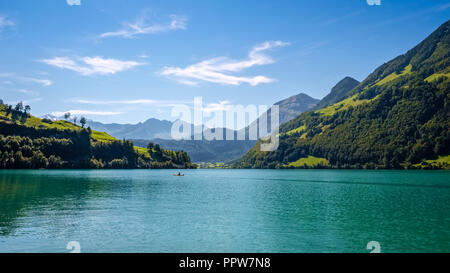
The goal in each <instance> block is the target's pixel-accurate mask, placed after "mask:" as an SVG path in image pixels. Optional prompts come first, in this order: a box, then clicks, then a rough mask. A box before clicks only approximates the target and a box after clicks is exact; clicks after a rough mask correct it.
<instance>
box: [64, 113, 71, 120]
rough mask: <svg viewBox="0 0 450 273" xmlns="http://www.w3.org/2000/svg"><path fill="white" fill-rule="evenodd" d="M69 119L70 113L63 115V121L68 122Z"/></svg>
mask: <svg viewBox="0 0 450 273" xmlns="http://www.w3.org/2000/svg"><path fill="white" fill-rule="evenodd" d="M69 118H70V112H67V113H65V114H64V119H66V120H68V119H69Z"/></svg>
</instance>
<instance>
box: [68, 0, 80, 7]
mask: <svg viewBox="0 0 450 273" xmlns="http://www.w3.org/2000/svg"><path fill="white" fill-rule="evenodd" d="M67 5H69V6H81V0H67Z"/></svg>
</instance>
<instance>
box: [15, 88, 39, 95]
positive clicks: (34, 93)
mask: <svg viewBox="0 0 450 273" xmlns="http://www.w3.org/2000/svg"><path fill="white" fill-rule="evenodd" d="M17 92H19V93H22V94H26V95H30V96H36V95H38V94H39V93H38V92H36V91H31V90H28V89H17Z"/></svg>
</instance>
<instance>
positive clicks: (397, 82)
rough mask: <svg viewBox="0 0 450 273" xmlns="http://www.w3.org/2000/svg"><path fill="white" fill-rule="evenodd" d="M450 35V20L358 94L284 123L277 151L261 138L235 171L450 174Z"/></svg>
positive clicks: (331, 99) (344, 94) (343, 94)
mask: <svg viewBox="0 0 450 273" xmlns="http://www.w3.org/2000/svg"><path fill="white" fill-rule="evenodd" d="M449 34H450V21H447V22H446V23H444V24H443V25H442V26H440V27H439V28H438V29H437V30H436V31H434V32H433V33H432V34H431V35H430V36H429V37H427V38H426V39H425V40H424V41H422V42H421V43H420V44H418V45H417V46H416V47H414V48H413V49H411V50H409V51H408V52H407V53H405V54H403V55H400V56H398V57H396V58H395V59H393V60H391V61H389V62H387V63H385V64H383V65H381V66H380V67H378V68H377V69H376V70H375V71H374V72H372V73H371V74H370V75H369V76H368V77H367V78H366V79H365V80H364V81H362V82H361V83H359V84H357V85H356V86H355V87H354V88H352V89H351V90H350V91H347V90H339V88H336V89H334V92H333V91H332V92H331V94H330V95H329V96H327V97H325V98H324V99H323V100H322V101H321V102H320V103H319V104H317V106H316V107H315V108H314V109H313V110H312V111H308V112H305V113H303V114H301V115H300V116H298V117H297V118H295V119H293V120H291V121H289V122H287V123H285V124H283V125H281V127H280V134H279V137H280V145H279V148H278V149H277V150H276V151H273V152H262V151H260V149H259V146H260V144H261V141H259V142H258V143H257V144H256V145H255V147H253V148H252V149H251V150H250V151H249V152H248V153H247V154H246V155H245V156H244V157H243V158H242V159H240V160H239V162H237V163H236V164H235V167H240V168H311V167H316V168H321V167H327V168H330V167H331V168H368V169H373V168H385V169H386V168H387V169H390V168H395V169H399V168H425V169H434V168H445V169H449V168H450V156H449V154H450V129H449V128H450V119H449V116H450V92H449V91H450V58H449V57H450V35H449ZM344 80H345V79H344ZM345 82H348V86H349V87H351V86H352V85H355V84H356V82H354V81H352V80H345Z"/></svg>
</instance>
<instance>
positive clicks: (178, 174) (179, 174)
mask: <svg viewBox="0 0 450 273" xmlns="http://www.w3.org/2000/svg"><path fill="white" fill-rule="evenodd" d="M173 176H184V174H181V173H177V174H176V173H174V174H173Z"/></svg>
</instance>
